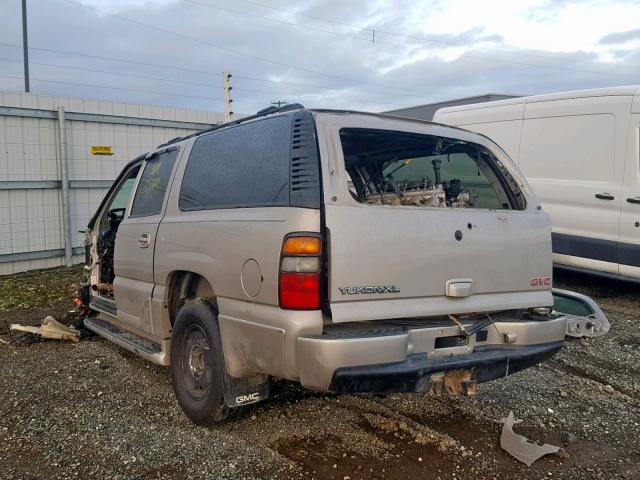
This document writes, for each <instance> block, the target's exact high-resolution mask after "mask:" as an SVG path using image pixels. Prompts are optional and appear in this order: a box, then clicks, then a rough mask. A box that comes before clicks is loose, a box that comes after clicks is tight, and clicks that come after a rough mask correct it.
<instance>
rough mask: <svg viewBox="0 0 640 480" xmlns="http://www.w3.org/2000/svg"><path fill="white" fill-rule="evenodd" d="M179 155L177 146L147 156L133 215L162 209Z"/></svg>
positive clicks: (153, 213) (141, 214)
mask: <svg viewBox="0 0 640 480" xmlns="http://www.w3.org/2000/svg"><path fill="white" fill-rule="evenodd" d="M177 157H178V149H177V148H175V149H170V150H167V151H165V152H162V153H159V154H157V155H153V156H152V157H149V158H147V160H146V161H145V164H144V170H143V171H142V176H141V177H140V182H139V183H138V188H137V189H136V194H135V197H134V198H133V205H132V206H131V215H130V216H131V217H146V216H150V215H157V214H158V213H160V212H161V211H162V203H163V201H164V194H165V192H166V191H167V184H168V183H169V178H170V177H171V172H172V170H173V165H174V163H175V162H176V158H177Z"/></svg>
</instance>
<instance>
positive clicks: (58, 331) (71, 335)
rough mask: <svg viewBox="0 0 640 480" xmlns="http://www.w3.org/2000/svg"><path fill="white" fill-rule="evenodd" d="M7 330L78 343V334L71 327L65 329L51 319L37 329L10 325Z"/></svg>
mask: <svg viewBox="0 0 640 480" xmlns="http://www.w3.org/2000/svg"><path fill="white" fill-rule="evenodd" d="M9 329H10V330H11V331H12V332H27V333H33V334H34V335H40V336H41V337H42V338H50V339H53V340H71V341H73V342H79V341H80V332H79V331H78V330H76V329H75V328H72V327H67V326H66V325H63V324H61V323H60V322H58V321H56V320H55V319H54V318H53V317H46V318H45V319H44V321H43V322H42V325H40V326H39V327H30V326H27V325H19V324H17V323H12V324H11V326H10V327H9Z"/></svg>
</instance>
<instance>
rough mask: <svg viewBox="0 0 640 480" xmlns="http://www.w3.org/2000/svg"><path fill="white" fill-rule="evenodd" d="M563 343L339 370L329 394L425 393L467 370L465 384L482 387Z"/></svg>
mask: <svg viewBox="0 0 640 480" xmlns="http://www.w3.org/2000/svg"><path fill="white" fill-rule="evenodd" d="M562 345H563V342H562V341H559V342H551V343H545V344H542V345H531V346H523V347H513V348H496V347H487V348H484V347H478V348H476V351H474V352H473V353H472V354H470V355H460V356H452V357H440V358H428V357H427V356H426V355H425V354H416V355H412V356H410V357H409V358H408V359H407V360H405V361H404V362H395V363H383V364H378V365H363V366H359V367H343V368H338V369H337V370H336V371H335V372H334V373H333V377H332V379H331V384H330V385H329V390H330V391H332V392H336V393H392V392H424V391H426V390H427V388H428V387H429V385H430V382H431V376H432V375H433V374H439V373H440V372H451V371H452V370H468V371H469V374H468V381H470V382H473V383H482V382H487V381H489V380H494V379H496V378H502V377H506V376H507V375H509V374H511V373H515V372H519V371H520V370H524V369H525V368H528V367H530V366H532V365H535V364H537V363H539V362H542V361H543V360H546V359H548V358H550V357H552V356H553V355H555V354H556V353H557V352H558V351H559V350H560V349H561V348H562Z"/></svg>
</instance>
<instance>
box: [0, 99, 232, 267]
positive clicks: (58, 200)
mask: <svg viewBox="0 0 640 480" xmlns="http://www.w3.org/2000/svg"><path fill="white" fill-rule="evenodd" d="M222 119H223V114H222V113H217V112H205V111H198V110H187V109H179V108H165V107H158V106H150V105H132V104H124V103H115V102H102V101H95V100H82V99H76V98H67V97H51V96H44V95H36V94H26V93H15V92H0V275H2V274H8V273H14V272H18V271H24V270H30V269H34V268H46V267H54V266H59V265H64V264H65V263H77V262H79V261H82V259H83V257H82V256H81V254H82V248H81V247H82V243H83V240H84V235H83V234H81V233H79V232H78V230H84V228H85V226H86V224H87V222H88V220H89V218H90V217H91V215H92V214H93V212H94V210H95V209H96V207H97V205H98V204H99V202H100V200H101V199H102V197H103V196H104V194H105V193H106V191H107V189H108V188H109V186H110V185H111V183H112V181H113V180H114V179H115V177H116V176H117V174H118V173H119V172H120V170H121V169H122V167H124V165H126V164H127V163H128V162H129V161H130V160H132V159H133V158H135V157H136V156H138V155H139V154H141V153H144V152H146V151H149V150H150V149H152V148H154V147H155V146H157V145H159V144H161V143H164V142H166V141H167V140H169V139H171V138H174V137H177V136H182V135H187V134H189V133H192V132H195V131H197V130H201V129H203V128H207V127H209V126H211V125H216V124H219V123H221V122H222ZM61 127H62V128H61ZM61 132H62V133H61ZM92 146H110V147H112V151H113V153H112V155H92V153H91V147H92ZM65 187H66V188H65ZM65 199H66V201H65ZM67 206H68V207H67ZM67 238H70V240H69V241H67V240H66V239H67ZM65 247H66V253H67V256H65ZM70 252H73V253H72V254H71V256H69V253H70Z"/></svg>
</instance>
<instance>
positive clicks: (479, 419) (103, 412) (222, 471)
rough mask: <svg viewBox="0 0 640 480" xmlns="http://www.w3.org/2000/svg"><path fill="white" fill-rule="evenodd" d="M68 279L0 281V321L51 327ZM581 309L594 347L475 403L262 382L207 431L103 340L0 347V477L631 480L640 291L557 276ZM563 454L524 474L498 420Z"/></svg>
mask: <svg viewBox="0 0 640 480" xmlns="http://www.w3.org/2000/svg"><path fill="white" fill-rule="evenodd" d="M80 277H81V270H80V269H78V268H73V269H53V270H45V271H39V272H31V273H25V274H18V275H12V276H7V277H0V338H1V339H4V340H7V339H8V336H7V332H6V330H5V329H4V325H3V320H6V321H8V322H25V323H38V322H39V321H40V320H41V319H42V318H43V317H44V315H45V314H50V313H52V314H54V315H55V316H56V317H57V318H61V317H62V316H63V315H64V313H65V312H66V311H67V310H68V309H69V308H70V307H71V303H70V300H69V296H70V294H71V293H72V292H73V290H74V288H75V285H76V284H77V283H78V282H79V281H80ZM555 284H556V286H559V287H562V288H568V289H571V290H577V291H580V292H584V293H586V294H588V295H591V296H592V297H593V298H595V299H596V300H597V301H598V302H599V303H600V305H601V306H602V307H603V309H604V311H605V313H606V314H607V315H608V316H609V320H610V321H611V324H612V328H611V332H610V333H609V334H608V335H607V336H606V337H602V338H599V339H595V340H592V341H589V342H584V341H580V340H573V339H572V340H569V341H568V342H567V344H566V347H565V348H564V350H563V351H562V352H561V353H560V354H559V355H557V356H556V357H555V358H554V359H553V360H551V361H548V362H547V363H545V364H543V365H541V366H538V367H534V368H531V369H529V370H527V371H524V372H521V373H518V374H515V375H513V376H510V377H508V378H507V379H504V380H500V381H495V382H490V383H487V384H483V385H480V386H479V388H478V390H479V394H478V396H477V397H474V398H449V399H445V398H439V399H434V398H425V397H422V396H420V395H417V394H402V395H391V396H386V397H384V396H352V395H344V396H334V395H325V394H319V393H315V392H311V391H308V390H305V389H302V388H301V387H299V386H297V385H296V384H294V383H290V382H275V383H274V384H273V386H272V397H271V398H270V399H269V400H267V401H266V402H264V403H262V404H258V405H254V406H252V407H251V408H249V409H248V410H247V411H246V413H245V414H244V416H243V417H241V418H239V419H236V420H234V421H231V422H228V423H226V424H224V425H221V426H218V427H215V428H209V429H206V428H201V427H196V426H194V425H192V424H191V423H189V421H188V420H187V419H186V418H185V417H184V415H183V414H182V413H181V411H180V408H179V407H178V405H177V403H176V401H175V400H174V397H173V394H172V391H171V385H170V379H169V372H168V370H167V369H164V368H160V367H156V366H154V365H151V364H149V363H147V362H145V361H143V360H142V359H140V358H137V357H136V356H135V355H133V354H131V353H128V352H126V351H124V350H122V349H120V348H118V347H116V346H115V345H112V344H110V343H108V342H106V341H104V340H101V339H97V338H93V339H89V340H84V341H82V342H80V343H78V344H69V343H59V342H54V341H49V342H38V343H33V344H26V343H25V344H22V345H21V344H20V343H19V344H18V345H11V346H9V345H6V344H4V343H3V344H0V478H2V479H31V478H33V479H36V478H37V479H42V478H52V479H53V478H82V479H86V478H98V479H156V478H157V479H187V478H209V479H224V478H233V479H242V478H257V479H261V478H282V479H285V478H317V479H330V478H331V479H340V480H345V479H350V480H351V479H353V480H355V479H368V478H376V479H382V478H384V479H412V478H420V479H439V478H441V479H445V478H447V479H451V478H457V479H467V478H469V479H476V478H478V479H479V478H482V479H485V478H486V479H494V478H495V479H541V478H571V479H593V478H598V479H600V478H602V479H614V478H625V479H637V478H640V439H639V437H640V288H638V286H637V285H635V286H634V285H628V284H624V283H620V282H615V281H608V280H602V279H598V278H595V277H590V276H581V275H575V274H566V273H560V272H557V273H556V278H555ZM510 410H513V412H514V413H515V415H516V418H518V419H520V420H522V422H521V423H519V424H518V425H517V427H516V431H517V432H519V433H522V434H524V435H527V436H528V437H530V438H533V439H537V440H540V441H544V442H547V443H552V444H556V445H560V446H562V447H564V449H565V451H566V455H557V454H555V455H549V456H547V457H544V458H543V459H541V460H539V461H538V462H536V463H535V464H534V465H533V466H532V467H526V466H525V465H523V464H521V463H519V462H517V461H516V460H515V459H514V458H512V457H511V456H509V455H508V454H507V453H505V452H504V451H502V450H501V449H500V447H499V443H498V442H499V435H500V429H501V422H500V420H501V418H503V417H505V416H506V415H507V414H508V412H509V411H510Z"/></svg>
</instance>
